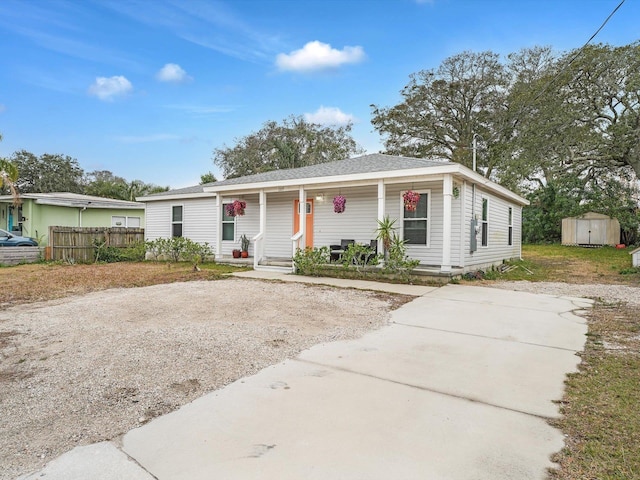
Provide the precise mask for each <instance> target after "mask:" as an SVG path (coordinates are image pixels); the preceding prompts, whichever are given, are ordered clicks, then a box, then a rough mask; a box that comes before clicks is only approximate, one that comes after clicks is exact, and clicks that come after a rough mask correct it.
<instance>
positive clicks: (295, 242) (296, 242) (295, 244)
mask: <svg viewBox="0 0 640 480" xmlns="http://www.w3.org/2000/svg"><path fill="white" fill-rule="evenodd" d="M302 235H303V233H302V232H298V233H296V234H295V235H294V236H293V237H291V258H295V256H296V252H297V251H298V248H300V239H301V238H302ZM292 263H293V266H292V267H291V268H292V269H293V273H296V264H295V262H292Z"/></svg>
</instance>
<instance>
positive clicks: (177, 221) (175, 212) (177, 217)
mask: <svg viewBox="0 0 640 480" xmlns="http://www.w3.org/2000/svg"><path fill="white" fill-rule="evenodd" d="M171 236H172V237H181V236H182V205H174V206H172V207H171Z"/></svg>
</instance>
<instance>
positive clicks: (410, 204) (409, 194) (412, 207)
mask: <svg viewBox="0 0 640 480" xmlns="http://www.w3.org/2000/svg"><path fill="white" fill-rule="evenodd" d="M402 199H403V200H404V208H405V210H406V211H407V212H415V211H416V209H417V208H418V202H419V201H420V194H419V193H418V192H414V191H413V190H407V191H406V192H404V193H403V194H402Z"/></svg>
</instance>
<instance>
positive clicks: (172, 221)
mask: <svg viewBox="0 0 640 480" xmlns="http://www.w3.org/2000/svg"><path fill="white" fill-rule="evenodd" d="M175 207H180V208H181V215H180V217H181V218H180V221H179V222H175V221H174V220H173V209H174V208H175ZM169 218H170V220H171V227H170V231H169V235H170V237H171V238H174V237H175V235H174V234H173V226H174V225H177V224H178V223H179V224H180V225H181V229H180V230H181V232H182V233H181V235H180V236H181V237H184V204H182V203H175V204H173V205H171V210H170V212H169ZM175 238H177V237H175Z"/></svg>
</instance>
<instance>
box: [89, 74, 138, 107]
mask: <svg viewBox="0 0 640 480" xmlns="http://www.w3.org/2000/svg"><path fill="white" fill-rule="evenodd" d="M131 91H133V85H131V82H130V81H129V80H127V79H126V78H125V77H123V76H122V75H118V76H114V77H110V78H107V77H96V81H95V82H94V83H93V85H91V86H90V87H89V94H90V95H95V96H96V97H98V98H99V99H100V100H106V101H110V100H113V99H114V98H115V97H119V96H123V95H126V94H128V93H130V92H131Z"/></svg>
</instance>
